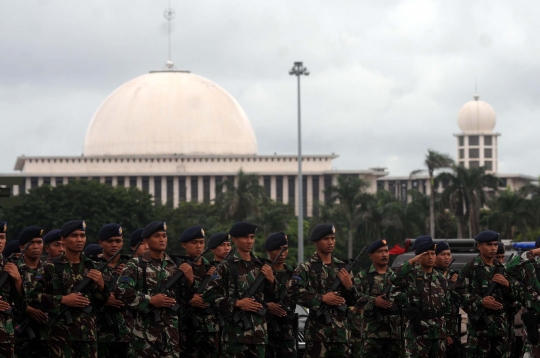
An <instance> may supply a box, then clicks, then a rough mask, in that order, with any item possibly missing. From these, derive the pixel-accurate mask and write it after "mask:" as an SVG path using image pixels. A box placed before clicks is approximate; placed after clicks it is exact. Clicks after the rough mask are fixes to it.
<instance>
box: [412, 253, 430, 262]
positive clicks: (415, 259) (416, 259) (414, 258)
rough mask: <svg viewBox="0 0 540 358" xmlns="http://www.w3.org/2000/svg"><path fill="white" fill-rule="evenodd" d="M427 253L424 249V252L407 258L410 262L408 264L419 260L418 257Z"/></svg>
mask: <svg viewBox="0 0 540 358" xmlns="http://www.w3.org/2000/svg"><path fill="white" fill-rule="evenodd" d="M427 253H428V252H427V251H425V252H422V253H421V254H420V255H416V256H415V257H413V258H412V259H410V260H409V263H410V264H415V263H417V262H418V260H420V259H421V258H422V256H424V255H427Z"/></svg>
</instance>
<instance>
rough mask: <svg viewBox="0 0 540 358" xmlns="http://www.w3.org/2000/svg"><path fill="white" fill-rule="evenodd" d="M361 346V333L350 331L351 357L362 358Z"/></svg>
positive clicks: (362, 341)
mask: <svg viewBox="0 0 540 358" xmlns="http://www.w3.org/2000/svg"><path fill="white" fill-rule="evenodd" d="M363 345H364V340H363V339H362V332H358V331H356V330H351V357H362V355H361V354H362V350H363Z"/></svg>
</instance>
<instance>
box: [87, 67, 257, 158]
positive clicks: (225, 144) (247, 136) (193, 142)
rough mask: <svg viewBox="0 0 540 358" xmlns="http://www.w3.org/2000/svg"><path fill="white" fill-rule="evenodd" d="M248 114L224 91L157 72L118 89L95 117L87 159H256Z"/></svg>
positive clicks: (190, 78) (187, 76) (185, 77)
mask: <svg viewBox="0 0 540 358" xmlns="http://www.w3.org/2000/svg"><path fill="white" fill-rule="evenodd" d="M256 153H257V139H256V138H255V133H254V132H253V128H252V127H251V123H250V122H249V119H248V118H247V116H246V113H245V112H244V110H243V109H242V107H240V105H239V104H238V102H236V100H235V99H234V98H233V97H232V96H231V95H230V94H229V93H227V92H226V91H225V90H224V89H223V88H221V87H219V86H218V85H216V84H215V83H213V82H211V81H209V80H207V79H206V78H203V77H200V76H197V75H194V74H191V73H187V72H180V71H159V72H158V71H156V72H151V73H149V74H146V75H143V76H140V77H137V78H135V79H133V80H131V81H129V82H127V83H125V84H123V85H122V86H120V87H119V88H117V89H116V90H115V91H114V92H113V93H112V94H111V95H109V97H107V98H106V99H105V101H104V102H103V103H102V104H101V106H100V107H99V109H98V110H97V111H96V113H95V114H94V117H93V118H92V121H91V122H90V125H89V127H88V130H87V132H86V138H85V141H84V155H87V156H101V155H141V154H142V155H152V154H221V155H229V154H256Z"/></svg>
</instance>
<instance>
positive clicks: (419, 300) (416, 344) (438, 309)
mask: <svg viewBox="0 0 540 358" xmlns="http://www.w3.org/2000/svg"><path fill="white" fill-rule="evenodd" d="M435 249H436V244H435V243H434V242H429V241H425V242H423V243H421V244H419V245H418V246H417V248H416V251H415V254H416V256H415V257H414V258H412V259H410V260H408V261H405V263H404V264H403V265H401V266H400V267H399V268H398V269H397V270H396V271H395V272H394V276H393V277H392V279H391V281H392V283H393V284H394V286H395V289H393V292H392V293H391V297H393V298H394V303H395V304H400V305H402V306H403V316H404V318H405V327H404V336H405V356H406V357H421V358H428V357H430V358H445V357H446V340H447V337H449V336H452V334H453V333H452V332H450V331H448V330H447V327H446V320H448V318H449V315H450V312H451V307H450V294H449V293H448V292H447V282H446V279H445V278H444V277H443V276H442V275H441V274H440V273H439V272H437V271H436V270H433V266H434V265H435ZM417 263H418V265H417Z"/></svg>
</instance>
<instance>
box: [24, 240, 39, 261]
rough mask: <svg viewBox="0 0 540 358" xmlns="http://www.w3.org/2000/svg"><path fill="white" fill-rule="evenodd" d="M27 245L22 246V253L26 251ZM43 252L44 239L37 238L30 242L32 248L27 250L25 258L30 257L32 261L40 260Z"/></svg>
mask: <svg viewBox="0 0 540 358" xmlns="http://www.w3.org/2000/svg"><path fill="white" fill-rule="evenodd" d="M25 246H26V245H20V246H19V247H20V248H21V251H22V250H24V247H25ZM42 252H43V239H42V238H40V237H36V238H35V239H32V240H30V246H28V249H26V252H25V253H24V257H28V258H29V259H30V260H35V259H38V258H39V257H40V256H41V253H42Z"/></svg>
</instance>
